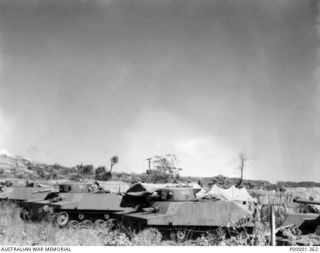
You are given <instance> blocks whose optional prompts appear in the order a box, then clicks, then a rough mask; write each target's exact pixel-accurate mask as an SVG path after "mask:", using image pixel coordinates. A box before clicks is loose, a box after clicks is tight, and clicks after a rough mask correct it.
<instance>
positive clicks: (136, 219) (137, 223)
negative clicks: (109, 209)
mask: <svg viewBox="0 0 320 253" xmlns="http://www.w3.org/2000/svg"><path fill="white" fill-rule="evenodd" d="M114 215H115V216H116V219H117V220H118V221H119V222H120V223H121V226H122V227H123V228H125V229H126V230H128V231H136V232H139V231H140V230H143V229H145V228H157V229H158V230H159V231H160V232H161V233H162V234H163V235H164V236H165V237H167V236H169V237H170V236H172V234H173V235H174V236H176V235H180V238H184V237H185V236H186V234H193V236H199V235H200V234H203V233H207V232H210V231H215V230H216V229H217V228H218V227H220V228H221V227H225V228H227V227H228V228H231V229H239V230H242V229H245V230H247V231H248V232H251V231H252V229H253V226H254V224H253V222H252V221H251V214H250V212H248V211H247V210H246V209H244V208H243V207H241V206H239V205H238V204H236V203H234V202H231V201H222V200H221V201H220V200H219V201H212V200H203V201H190V202H155V203H154V204H153V206H152V208H145V209H144V210H143V211H133V212H121V213H115V214H114ZM171 239H172V238H171Z"/></svg>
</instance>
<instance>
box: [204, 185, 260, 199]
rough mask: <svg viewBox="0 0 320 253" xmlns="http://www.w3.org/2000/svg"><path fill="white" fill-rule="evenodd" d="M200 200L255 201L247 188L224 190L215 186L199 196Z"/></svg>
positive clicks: (233, 187)
mask: <svg viewBox="0 0 320 253" xmlns="http://www.w3.org/2000/svg"><path fill="white" fill-rule="evenodd" d="M198 198H217V199H221V200H230V201H250V202H252V201H254V199H253V198H252V197H251V196H250V194H249V193H248V191H247V189H246V188H241V189H239V188H236V187H235V186H234V185H233V186H231V187H230V188H229V189H222V188H220V187H219V186H217V185H213V186H212V187H211V188H210V189H209V190H208V191H207V192H205V193H202V194H198Z"/></svg>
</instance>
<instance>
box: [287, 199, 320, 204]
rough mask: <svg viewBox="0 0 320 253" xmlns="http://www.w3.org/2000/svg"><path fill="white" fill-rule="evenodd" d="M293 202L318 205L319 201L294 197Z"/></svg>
mask: <svg viewBox="0 0 320 253" xmlns="http://www.w3.org/2000/svg"><path fill="white" fill-rule="evenodd" d="M293 202H295V203H301V204H311V205H320V202H319V201H310V200H300V199H294V200H293Z"/></svg>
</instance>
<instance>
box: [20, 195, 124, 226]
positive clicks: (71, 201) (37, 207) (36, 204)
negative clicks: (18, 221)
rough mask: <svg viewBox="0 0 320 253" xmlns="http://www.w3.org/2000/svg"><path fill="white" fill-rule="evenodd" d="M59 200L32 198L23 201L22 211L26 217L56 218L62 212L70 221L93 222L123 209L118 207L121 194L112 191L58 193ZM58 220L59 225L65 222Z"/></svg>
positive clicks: (32, 218) (105, 219)
mask: <svg viewBox="0 0 320 253" xmlns="http://www.w3.org/2000/svg"><path fill="white" fill-rule="evenodd" d="M59 197H60V198H61V199H62V200H60V201H56V202H53V201H52V200H32V201H25V202H23V204H22V206H23V209H24V210H23V212H24V213H26V214H27V219H31V220H33V221H37V220H38V221H39V220H43V219H52V220H54V219H56V218H57V217H58V218H59V215H61V214H63V215H64V216H65V217H67V218H66V219H67V220H68V221H67V223H69V222H70V221H72V222H78V223H80V222H83V221H86V222H87V223H88V224H89V223H92V224H93V223H94V222H96V221H97V220H100V221H101V220H102V221H107V220H109V219H110V216H111V214H112V213H114V212H119V211H123V210H125V208H122V207H120V202H121V198H122V197H121V196H120V195H118V194H113V193H60V194H59ZM63 224H64V223H60V224H59V222H58V225H60V226H61V227H63V226H65V225H66V224H64V225H63Z"/></svg>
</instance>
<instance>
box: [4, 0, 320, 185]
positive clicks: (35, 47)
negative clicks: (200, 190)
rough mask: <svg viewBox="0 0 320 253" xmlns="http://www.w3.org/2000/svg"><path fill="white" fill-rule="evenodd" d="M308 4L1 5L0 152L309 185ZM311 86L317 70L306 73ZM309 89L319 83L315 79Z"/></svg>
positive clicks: (317, 152) (314, 152)
mask: <svg viewBox="0 0 320 253" xmlns="http://www.w3.org/2000/svg"><path fill="white" fill-rule="evenodd" d="M317 15H318V8H317V1H316V0H314V1H309V0H304V1H301V0H290V1H289V0H241V1H239V0H171V1H168V0H161V1H156V0H105V1H104V0H100V1H99V0H97V1H85V0H77V1H72V0H69V1H65V0H41V1H40V0H30V1H27V0H16V1H12V0H0V150H2V151H3V152H4V151H6V150H7V151H9V152H11V153H14V154H19V155H23V156H27V157H29V158H30V159H32V160H36V161H42V162H48V163H53V162H58V163H61V164H64V165H75V164H78V163H80V162H83V163H93V164H94V165H109V158H110V157H111V156H112V155H118V156H119V162H120V163H119V165H118V167H117V168H116V170H119V171H128V172H132V171H135V172H143V171H144V170H145V169H146V168H147V161H146V158H147V157H150V156H152V155H157V154H159V155H161V154H167V153H174V154H176V155H177V156H178V158H179V159H180V164H179V165H180V166H181V167H182V168H183V172H182V174H183V175H195V176H215V175H218V174H223V175H226V176H238V175H239V173H238V171H237V170H236V169H235V168H236V167H237V162H236V160H237V155H238V153H240V152H246V153H247V155H248V156H249V157H251V158H253V159H252V160H251V161H250V164H249V166H248V169H247V170H246V171H245V177H247V178H256V179H266V180H272V181H274V180H277V179H279V180H315V181H319V180H320V170H319V166H320V120H319V117H320V110H319V109H320V99H319V98H320V90H319V78H317V69H318V68H319V66H318V65H319V60H318V55H317V54H318V47H319V36H318V27H317V26H318V25H317ZM318 73H320V71H318ZM319 76H320V74H319Z"/></svg>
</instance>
